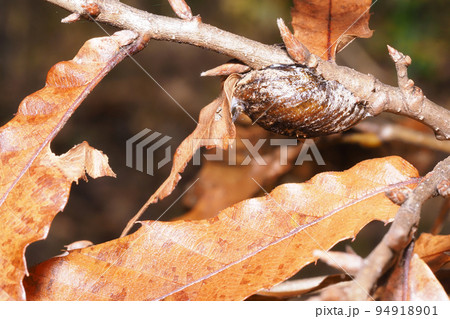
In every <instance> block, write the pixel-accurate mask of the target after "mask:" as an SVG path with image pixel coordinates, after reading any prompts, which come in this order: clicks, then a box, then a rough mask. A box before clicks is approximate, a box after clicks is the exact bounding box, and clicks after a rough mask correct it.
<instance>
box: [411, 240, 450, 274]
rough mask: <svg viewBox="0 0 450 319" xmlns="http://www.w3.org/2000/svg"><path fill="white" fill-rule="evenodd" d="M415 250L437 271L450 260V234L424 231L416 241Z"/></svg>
mask: <svg viewBox="0 0 450 319" xmlns="http://www.w3.org/2000/svg"><path fill="white" fill-rule="evenodd" d="M414 252H415V253H416V254H417V255H419V257H420V258H421V259H422V260H423V261H424V262H426V263H427V264H428V266H429V267H430V268H431V270H432V271H433V272H436V271H438V270H439V269H440V268H441V267H442V266H444V265H445V264H447V263H449V262H450V235H432V234H427V233H422V234H421V235H420V237H419V239H417V241H416V244H415V246H414Z"/></svg>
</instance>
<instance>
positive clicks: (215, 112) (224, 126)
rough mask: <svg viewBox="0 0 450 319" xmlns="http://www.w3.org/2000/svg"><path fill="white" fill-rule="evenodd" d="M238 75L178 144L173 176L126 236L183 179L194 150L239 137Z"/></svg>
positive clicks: (133, 219)
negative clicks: (233, 100) (234, 116)
mask: <svg viewBox="0 0 450 319" xmlns="http://www.w3.org/2000/svg"><path fill="white" fill-rule="evenodd" d="M235 81H237V78H234V79H233V78H229V79H228V80H227V81H225V83H224V89H223V91H222V93H221V95H220V96H219V97H218V98H217V99H215V100H214V101H213V102H211V103H210V104H208V105H207V106H205V107H204V108H203V109H202V110H201V111H200V117H199V121H198V123H197V127H196V128H195V130H194V132H192V133H191V134H190V135H189V136H188V137H187V138H186V139H185V140H184V141H183V142H182V143H181V144H180V146H178V148H177V150H176V152H175V155H174V156H173V164H172V170H171V171H170V175H169V177H168V178H167V179H166V180H165V181H164V182H163V183H162V184H161V186H160V187H159V188H158V189H157V190H156V192H155V193H154V194H153V195H152V196H150V198H149V199H148V201H147V202H146V203H145V204H144V206H143V207H142V208H141V209H140V210H139V212H138V213H137V214H136V215H135V216H134V217H133V218H132V219H131V220H130V221H129V222H128V224H127V226H126V228H125V229H124V231H123V232H122V235H121V236H125V235H126V234H127V233H128V232H129V231H130V229H131V228H132V227H133V225H134V224H135V222H136V221H137V220H138V219H139V217H140V216H141V215H142V213H143V212H144V211H145V210H146V209H147V208H148V206H149V205H151V204H153V203H156V202H157V201H158V200H160V199H163V198H165V197H167V196H169V195H170V194H171V193H172V191H173V190H174V189H175V187H176V186H177V184H178V181H179V180H180V179H181V175H180V174H181V173H182V172H183V171H184V169H185V168H186V165H187V163H188V162H189V161H190V160H191V158H192V156H193V155H194V153H195V152H196V151H197V150H198V149H199V148H200V147H202V146H206V147H209V148H211V147H219V148H222V149H226V148H228V146H229V145H230V144H231V143H232V142H233V140H234V138H235V136H236V129H235V126H234V123H233V122H232V120H231V111H230V104H229V102H228V101H229V99H228V96H230V90H231V89H232V87H233V86H234V83H235Z"/></svg>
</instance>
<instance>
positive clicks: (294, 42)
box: [277, 18, 311, 65]
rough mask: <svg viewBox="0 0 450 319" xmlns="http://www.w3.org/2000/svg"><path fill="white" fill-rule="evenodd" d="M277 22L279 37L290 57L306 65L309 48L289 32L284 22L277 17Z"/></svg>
mask: <svg viewBox="0 0 450 319" xmlns="http://www.w3.org/2000/svg"><path fill="white" fill-rule="evenodd" d="M277 24H278V29H279V30H280V34H281V38H282V39H283V42H284V44H285V46H286V50H287V52H288V53H289V55H290V56H291V58H293V59H294V61H295V62H297V63H300V64H304V65H306V64H307V63H308V60H309V58H310V56H311V53H310V52H309V50H308V49H307V48H306V47H305V46H304V45H303V43H301V42H300V41H299V40H298V39H297V38H296V37H295V36H294V35H293V34H292V33H291V31H290V30H289V28H288V27H287V26H286V24H284V21H283V19H281V18H279V19H278V20H277Z"/></svg>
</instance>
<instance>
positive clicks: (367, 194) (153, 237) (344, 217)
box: [24, 156, 418, 300]
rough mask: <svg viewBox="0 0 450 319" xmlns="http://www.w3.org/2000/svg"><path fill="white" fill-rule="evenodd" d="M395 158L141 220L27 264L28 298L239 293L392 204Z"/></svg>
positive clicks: (402, 181)
mask: <svg viewBox="0 0 450 319" xmlns="http://www.w3.org/2000/svg"><path fill="white" fill-rule="evenodd" d="M417 176H418V174H417V170H416V169H415V168H414V167H412V166H411V165H410V164H409V163H407V162H406V161H404V160H403V159H401V158H399V157H395V156H394V157H387V158H382V159H373V160H368V161H364V162H361V163H359V164H357V165H356V166H354V167H353V168H351V169H349V170H347V171H344V172H328V173H321V174H318V175H316V176H315V177H314V178H312V179H311V180H310V181H308V182H306V183H303V184H284V185H281V186H279V187H277V188H276V189H274V190H273V191H272V192H271V193H270V194H268V195H267V196H264V197H260V198H253V199H249V200H246V201H243V202H240V203H238V204H236V205H234V206H232V207H229V208H227V209H225V210H223V211H222V212H221V213H220V214H219V215H218V216H216V217H214V218H212V219H209V220H200V221H177V222H158V221H145V222H142V227H141V228H140V229H139V230H138V231H136V232H135V233H133V234H131V235H129V236H127V237H122V238H119V239H116V240H113V241H110V242H107V243H104V244H100V245H96V246H92V247H88V248H84V249H81V250H75V251H71V252H69V255H68V256H65V257H59V258H53V259H50V260H48V261H46V262H44V263H42V264H40V265H38V266H36V267H34V268H33V269H32V270H31V276H30V277H28V278H26V280H25V281H24V283H25V287H26V290H27V296H29V298H30V299H32V300H74V299H76V300H160V299H166V300H242V299H245V298H246V297H248V296H249V295H252V294H254V293H256V292H257V291H259V290H261V289H264V288H270V287H272V286H274V285H275V284H277V283H280V282H283V281H284V280H286V279H287V278H289V277H291V276H292V275H293V274H295V273H296V272H297V271H298V270H299V269H301V268H302V267H303V266H305V265H306V264H308V263H310V262H312V261H314V260H315V257H314V256H313V255H312V252H313V250H315V249H324V250H328V249H329V248H330V247H331V246H333V245H334V244H336V242H338V241H341V240H344V239H346V238H350V237H354V236H355V235H356V233H357V232H358V231H359V230H360V229H361V228H362V227H363V226H364V225H366V224H367V223H369V222H370V221H372V220H374V219H378V220H384V221H388V220H391V219H392V218H393V217H394V216H395V214H396V212H397V210H398V206H396V205H395V204H393V203H392V202H391V201H390V200H389V199H388V198H386V197H385V195H384V193H385V191H386V190H387V189H391V188H397V187H402V186H405V185H410V186H411V187H414V186H415V185H416V183H417V179H416V177H417Z"/></svg>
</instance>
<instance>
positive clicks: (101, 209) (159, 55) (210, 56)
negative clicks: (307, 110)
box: [0, 0, 450, 276]
mask: <svg viewBox="0 0 450 319" xmlns="http://www.w3.org/2000/svg"><path fill="white" fill-rule="evenodd" d="M122 2H124V3H127V4H129V5H132V6H135V7H136V8H139V9H141V10H146V11H149V12H152V13H155V14H160V15H166V16H172V17H173V16H175V15H174V13H173V12H172V10H171V8H170V6H169V4H168V2H167V1H162V0H159V1H156V0H155V1H147V0H134V1H132V0H128V1H122ZM188 3H189V5H190V6H191V8H192V11H193V13H194V14H200V15H201V16H202V19H203V22H205V23H209V24H212V25H214V26H217V27H219V28H222V29H224V30H227V31H231V32H233V33H236V34H239V35H242V36H245V37H248V38H250V39H254V40H257V41H260V42H263V43H267V44H275V43H280V42H281V39H280V37H279V34H278V29H277V27H276V18H278V17H282V18H283V19H284V20H285V21H290V20H291V18H290V13H289V12H290V7H291V6H292V3H291V1H271V0H245V1H243V0H214V1H196V0H188ZM371 12H372V18H371V21H370V27H371V28H372V29H374V30H375V33H374V36H373V37H372V38H371V39H358V40H356V41H354V42H353V43H352V44H350V45H349V46H348V47H347V48H346V49H345V50H344V51H342V52H341V53H340V54H339V55H338V60H337V61H338V63H339V64H343V65H348V66H350V67H352V68H355V69H356V70H358V71H360V72H363V73H371V74H373V75H375V76H376V77H377V78H378V79H380V80H381V81H382V82H385V83H388V84H391V85H396V75H395V68H394V65H393V63H392V61H391V60H390V58H389V57H388V55H387V50H386V44H389V45H391V46H393V47H395V48H397V49H399V50H400V51H402V52H404V53H405V54H408V55H410V56H411V57H412V60H413V64H412V66H411V67H410V69H409V74H410V77H411V78H412V79H414V81H415V82H416V84H417V85H418V86H420V87H421V88H422V89H423V90H424V92H425V94H426V95H427V97H428V98H430V99H431V100H433V101H435V102H436V103H438V104H440V105H444V106H447V107H448V106H449V105H450V91H449V89H448V88H449V87H450V55H449V52H450V41H449V39H450V7H449V6H448V1H445V0H436V1H432V2H430V1H426V0H412V1H409V0H397V1H377V2H376V3H375V4H374V5H373V7H372V9H371ZM67 14H68V13H67V12H66V11H65V10H63V9H60V8H59V7H56V6H54V5H51V4H49V3H47V2H45V1H44V0H41V1H23V0H19V1H11V0H10V1H7V0H0V125H3V124H5V123H6V122H7V121H9V120H10V119H11V118H12V117H13V115H14V113H15V112H16V110H17V107H18V105H19V103H20V101H21V100H22V99H23V98H24V97H25V96H27V95H28V94H30V93H32V92H34V91H36V90H38V89H40V88H41V87H42V86H43V85H44V82H45V77H46V74H47V72H48V70H49V69H50V67H51V66H52V65H54V64H55V63H57V62H58V61H62V60H69V59H71V58H72V57H73V56H74V55H75V54H76V52H77V51H78V49H79V48H80V47H81V46H82V44H83V43H84V42H85V41H86V40H88V39H89V38H92V37H100V36H105V31H103V30H102V29H100V28H99V27H98V26H97V25H95V24H94V23H92V22H88V21H80V22H77V23H74V24H68V25H67V24H61V23H60V20H61V19H62V18H64V17H65V16H66V15H67ZM103 27H104V28H105V30H106V31H107V32H109V33H112V32H114V31H115V29H114V28H112V27H108V26H103ZM135 59H136V60H137V61H138V62H139V64H141V65H142V67H143V68H145V70H147V71H148V72H149V73H150V74H151V75H152V77H153V78H154V79H156V81H158V82H159V83H160V84H161V85H162V86H163V87H164V88H165V89H166V90H167V92H169V93H170V94H171V95H172V96H173V97H174V98H175V99H176V100H177V101H178V102H179V103H180V104H181V105H182V106H183V107H184V108H185V110H186V111H187V112H189V113H190V114H191V115H192V116H193V117H194V118H197V117H198V114H199V111H200V109H201V108H202V107H203V106H205V105H206V104H208V103H209V102H210V101H212V100H213V99H214V98H215V97H216V96H217V95H218V94H219V92H220V87H221V84H220V79H219V78H202V77H200V76H199V75H200V73H201V72H202V71H205V70H207V69H210V68H212V67H215V66H217V65H219V64H221V63H223V62H226V61H228V60H229V58H228V57H226V56H222V55H219V54H217V53H214V52H212V51H208V50H204V49H200V48H196V47H193V46H189V45H184V44H177V43H169V42H159V41H151V42H150V44H149V46H148V47H147V48H146V49H145V50H144V51H142V52H140V53H139V54H137V55H136V56H135ZM377 120H378V121H385V122H399V123H401V124H402V125H406V126H408V127H412V128H414V129H416V130H420V131H424V132H426V133H427V132H430V130H429V129H428V128H426V127H423V126H421V125H419V124H417V123H415V122H412V121H408V120H406V119H405V118H402V117H398V116H394V115H389V114H388V115H383V116H381V117H380V118H377ZM144 128H149V129H151V130H153V131H157V132H160V133H162V134H164V135H168V136H171V137H172V139H171V140H170V142H169V144H170V145H171V146H172V151H174V150H175V149H176V147H177V146H178V145H179V144H180V143H181V141H182V140H183V139H184V138H185V137H186V136H187V135H188V134H189V133H190V132H191V131H192V130H193V129H194V128H195V123H194V122H193V121H192V119H190V118H189V117H188V116H187V115H186V113H185V112H184V111H183V110H181V109H180V108H179V107H178V106H177V105H176V103H174V102H173V101H172V100H171V98H169V97H168V96H167V95H166V94H165V93H164V92H163V91H162V90H161V89H160V88H159V87H158V85H156V84H155V83H154V81H152V80H151V79H150V78H149V77H148V76H147V75H145V73H144V72H142V70H141V69H140V68H139V67H138V66H137V65H136V64H135V63H134V62H133V61H131V60H130V59H127V60H125V61H123V62H122V63H121V64H119V65H118V66H117V67H116V68H115V69H114V70H113V71H112V72H111V73H110V74H108V75H107V76H106V78H105V79H104V80H103V81H102V82H101V83H100V85H99V86H98V87H97V88H96V89H95V90H94V91H93V92H92V93H91V94H90V95H89V97H88V98H87V99H86V100H85V101H84V102H83V104H82V105H81V106H80V108H79V109H78V110H77V111H76V113H75V114H74V116H72V118H71V119H70V120H69V122H68V123H67V125H66V126H65V127H64V128H63V130H62V131H61V132H60V134H59V135H58V136H57V137H56V139H55V140H54V141H53V142H52V144H51V146H52V150H53V151H54V152H55V153H57V154H61V153H64V152H66V151H67V150H69V149H70V148H71V147H72V146H73V145H75V144H78V143H81V142H82V141H85V140H86V141H88V142H89V144H90V145H92V146H94V147H95V148H97V149H100V150H102V151H103V152H104V153H105V154H107V155H108V156H109V159H110V165H111V167H112V168H113V170H114V171H115V172H116V174H117V178H116V179H113V178H100V179H97V180H93V179H90V180H89V182H88V183H85V182H84V181H80V183H79V184H78V185H74V186H73V188H72V191H71V195H70V198H69V202H68V205H67V206H66V208H65V209H64V212H61V213H59V214H58V215H57V216H56V218H55V220H54V222H53V224H52V226H51V229H50V233H49V236H48V238H47V240H45V241H41V242H37V243H34V244H32V245H31V246H30V247H28V249H27V259H28V263H29V265H34V264H36V263H38V262H41V261H43V260H46V259H48V258H50V257H52V256H55V255H57V254H59V253H60V252H61V249H63V246H64V245H67V244H69V243H71V242H74V241H78V240H90V241H92V242H94V243H101V242H104V241H108V240H112V239H114V238H117V237H118V236H119V235H120V233H121V231H122V230H123V228H124V227H125V225H126V223H127V221H128V220H129V219H130V218H131V217H132V216H133V215H134V214H135V213H136V212H137V211H138V210H139V208H140V207H141V206H142V204H143V203H144V202H145V201H146V200H147V198H148V197H149V196H150V195H151V194H152V193H153V192H154V191H155V190H156V189H157V188H158V186H159V185H160V184H161V183H162V181H163V180H164V179H165V178H166V177H167V176H168V174H169V171H170V165H166V166H165V167H163V168H162V169H160V170H158V171H157V172H156V174H155V175H154V176H149V175H146V174H144V173H141V172H139V171H136V170H135V169H132V168H128V167H126V165H125V159H126V154H125V142H126V140H127V139H129V138H130V137H132V136H133V135H134V134H136V133H138V132H140V131H141V130H142V129H144ZM352 134H355V131H354V130H350V131H348V132H346V133H344V134H341V135H339V136H335V137H332V138H329V139H324V140H323V141H319V142H318V146H319V149H320V152H321V154H322V156H323V158H324V160H325V163H326V165H325V166H318V165H316V164H314V163H306V164H305V165H303V166H301V167H295V168H293V169H292V170H290V171H289V172H288V173H287V174H285V175H283V176H280V178H279V179H278V181H277V182H276V183H273V185H267V186H266V187H267V188H269V189H271V188H273V187H275V186H276V185H278V184H280V183H283V182H302V181H305V180H308V179H309V178H311V177H312V176H314V175H315V174H316V173H318V172H322V171H328V170H344V169H347V168H350V167H351V166H353V165H354V164H356V163H357V162H359V161H361V160H364V159H369V158H374V157H382V156H388V155H400V156H402V157H404V158H405V159H406V160H408V161H409V162H411V163H412V164H414V165H415V166H416V167H417V168H418V169H419V171H420V173H421V174H422V175H423V174H426V173H427V172H428V171H429V170H431V169H432V168H433V166H434V165H435V164H436V163H437V162H438V161H439V160H441V159H443V158H444V157H445V156H446V154H445V153H443V152H439V151H436V150H432V149H430V148H428V147H426V146H417V145H412V144H409V143H405V142H399V141H392V142H382V143H380V145H378V146H368V145H362V144H361V143H349V142H348V141H349V139H345V136H351V135H352ZM158 156H161V158H162V156H163V154H162V153H161V154H159V155H158V154H157V156H156V158H158ZM198 170H199V167H194V166H192V165H188V167H187V168H186V171H185V173H184V174H183V179H182V180H181V182H180V184H179V186H178V187H177V188H176V190H175V191H174V193H173V194H172V195H171V196H170V197H168V198H166V199H165V200H163V201H161V202H160V203H158V204H155V205H152V206H151V207H150V208H149V209H148V210H147V212H146V214H145V215H144V216H143V217H142V219H156V218H158V217H159V216H160V215H161V213H163V212H164V211H165V210H166V209H167V208H168V207H169V206H170V205H171V204H172V203H173V201H174V200H175V199H177V198H178V197H179V196H180V195H181V194H182V193H183V191H184V190H185V189H186V188H187V187H188V186H189V185H190V184H191V183H192V180H193V179H194V178H195V176H196V174H197V173H198ZM257 195H260V194H255V196H257ZM186 205H187V204H186V201H177V202H176V203H175V204H174V205H173V206H172V207H171V208H170V209H169V210H168V211H167V213H166V214H165V215H164V217H163V218H162V220H170V219H171V218H173V217H175V216H178V215H181V214H183V213H186V212H187V211H188V210H189V207H187V206H186ZM442 205H443V200H442V199H433V200H431V201H429V202H427V204H426V205H425V207H424V214H423V216H424V218H423V221H422V224H421V229H422V230H424V231H427V230H429V229H430V227H431V225H432V224H433V221H434V219H435V217H436V216H437V214H438V213H439V210H440V209H441V207H442ZM447 224H448V223H447ZM386 229H387V227H386V226H384V225H383V224H382V223H379V222H373V223H371V224H370V225H368V226H367V227H366V228H365V229H364V230H363V231H362V232H361V234H360V235H359V236H358V237H357V239H356V240H355V241H354V242H353V243H351V245H352V247H353V248H354V249H355V250H356V251H357V252H358V253H360V254H361V255H363V256H364V255H366V254H367V253H368V252H370V250H371V249H372V248H373V247H374V246H375V245H376V243H377V242H378V241H379V239H380V236H382V234H383V233H384V232H385V231H386ZM442 232H443V233H449V227H448V226H446V227H445V228H444V229H443V231H442ZM347 244H350V241H345V242H343V243H340V244H339V245H338V246H337V247H336V249H343V248H344V247H345V245H347ZM318 266H320V267H318ZM318 266H314V265H310V266H308V267H306V268H305V269H304V270H302V271H301V274H300V276H311V275H320V274H322V273H329V272H332V270H331V269H329V268H327V267H325V266H323V265H320V263H319V265H318Z"/></svg>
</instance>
